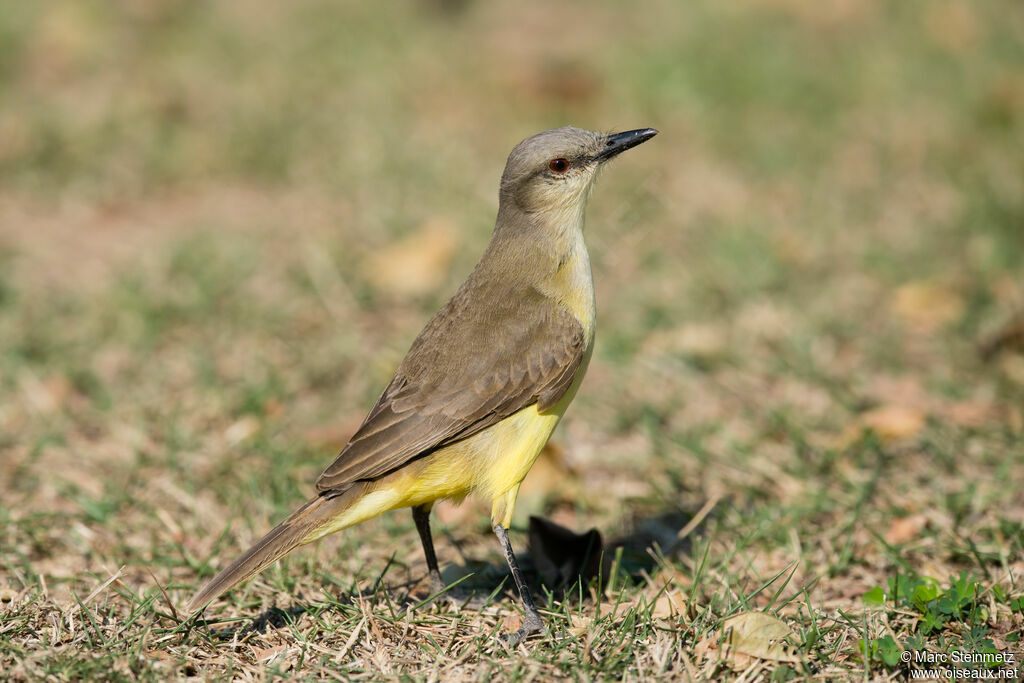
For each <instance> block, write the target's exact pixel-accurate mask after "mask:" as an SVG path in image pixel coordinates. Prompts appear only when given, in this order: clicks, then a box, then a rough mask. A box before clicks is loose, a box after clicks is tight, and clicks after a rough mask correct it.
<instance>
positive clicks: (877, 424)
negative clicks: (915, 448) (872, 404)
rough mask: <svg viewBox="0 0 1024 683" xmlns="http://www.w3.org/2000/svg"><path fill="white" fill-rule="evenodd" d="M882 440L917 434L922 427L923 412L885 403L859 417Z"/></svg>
mask: <svg viewBox="0 0 1024 683" xmlns="http://www.w3.org/2000/svg"><path fill="white" fill-rule="evenodd" d="M860 421H861V424H862V425H863V426H864V427H867V428H869V429H871V430H872V431H873V432H875V434H877V435H878V438H880V439H881V440H882V441H899V440H902V439H909V438H911V437H914V436H917V435H918V434H919V433H920V432H921V430H922V429H924V424H925V415H924V413H923V412H922V411H921V410H919V409H917V408H913V407H910V406H900V405H885V406H881V407H879V408H875V409H874V410H870V411H868V412H866V413H864V414H863V415H861V418H860Z"/></svg>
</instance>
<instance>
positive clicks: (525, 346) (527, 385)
mask: <svg viewBox="0 0 1024 683" xmlns="http://www.w3.org/2000/svg"><path fill="white" fill-rule="evenodd" d="M468 294H469V293H468V292H465V291H462V290H460V292H458V293H456V295H455V296H454V297H453V298H452V300H451V301H449V302H448V303H447V304H446V305H445V307H444V308H442V309H441V311H439V312H438V314H437V315H436V316H435V317H434V318H433V319H432V320H431V321H430V322H429V323H428V324H427V326H426V327H425V328H424V330H423V332H421V333H420V336H419V337H417V338H416V341H415V342H413V345H412V348H411V349H410V350H409V353H408V354H407V355H406V357H405V360H403V361H402V364H401V366H399V368H398V371H397V372H396V373H395V377H394V379H393V380H392V381H391V383H390V384H389V385H388V387H387V389H385V390H384V393H383V394H382V395H381V397H380V399H379V400H378V401H377V403H376V404H375V405H374V407H373V409H372V410H371V411H370V413H369V415H367V417H366V420H365V421H364V422H363V424H362V426H360V428H359V430H358V431H357V432H356V433H355V434H354V435H353V436H352V438H351V440H350V441H349V443H348V444H347V445H346V446H345V448H344V449H342V451H341V453H340V454H339V455H338V457H337V458H336V459H335V461H334V462H333V463H332V464H331V465H330V466H329V467H328V468H327V469H326V470H325V471H324V473H323V474H322V475H320V478H319V479H318V480H317V489H318V490H319V491H320V492H321V493H323V494H328V495H329V494H331V493H332V492H336V491H343V490H345V489H347V488H348V487H349V486H350V485H351V484H352V483H353V482H356V481H365V480H372V479H376V478H379V477H382V476H384V475H386V474H388V473H390V472H393V471H394V470H396V469H398V468H400V467H402V466H403V465H405V464H406V463H408V462H410V461H412V460H415V459H416V458H420V457H423V456H425V455H427V454H429V453H430V452H432V451H433V450H435V449H437V448H440V447H442V446H446V445H449V444H451V443H455V442H457V441H460V440H462V439H465V438H468V437H469V436H472V435H473V434H476V433H477V432H479V431H481V430H483V429H486V428H487V427H489V426H491V425H493V424H495V423H497V422H500V421H501V420H503V419H504V418H506V417H508V416H509V415H512V414H513V413H515V412H518V411H519V410H522V409H523V408H525V407H527V406H530V405H533V404H535V403H536V404H538V406H539V408H540V409H541V410H546V409H548V408H550V407H551V406H553V405H554V404H555V403H557V402H558V399H560V398H561V397H562V395H563V394H565V392H566V391H567V390H568V389H569V387H570V386H571V385H572V382H573V379H574V378H575V377H576V373H577V371H578V370H579V367H580V364H581V362H582V360H583V357H584V354H585V351H586V348H585V347H586V342H585V339H584V333H583V328H582V326H581V325H580V323H579V321H577V320H576V318H575V317H574V316H573V315H572V314H571V313H569V312H568V311H567V310H565V309H563V308H562V307H560V306H558V305H556V304H555V303H554V302H553V301H551V300H550V299H546V298H544V297H543V296H542V295H540V294H539V293H537V292H536V291H535V290H528V291H526V292H517V293H515V294H516V295H517V296H518V299H513V298H512V296H511V295H508V296H502V297H497V299H499V300H500V302H501V303H500V304H499V305H496V306H492V307H491V308H490V309H488V310H486V311H483V312H481V311H479V309H476V310H477V314H475V315H474V313H473V311H474V309H475V307H474V306H473V305H472V304H473V302H472V301H471V300H468V299H467V295H468ZM491 300H492V301H493V300H494V298H493V297H492V298H491ZM513 302H515V303H513ZM524 309H525V310H524ZM466 350H470V353H461V352H464V351H466ZM467 358H468V359H469V360H467Z"/></svg>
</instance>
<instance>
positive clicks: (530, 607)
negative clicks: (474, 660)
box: [494, 524, 544, 647]
mask: <svg viewBox="0 0 1024 683" xmlns="http://www.w3.org/2000/svg"><path fill="white" fill-rule="evenodd" d="M494 533H495V535H496V536H497V537H498V541H499V542H500V543H501V548H502V550H504V551H505V560H506V561H508V568H509V569H511V570H512V580H513V581H515V582H516V588H518V589H519V597H520V599H521V600H522V601H523V609H524V610H525V611H526V619H525V620H524V621H523V625H522V626H521V627H520V628H519V630H518V631H514V632H512V633H505V634H502V636H501V638H502V640H505V641H507V642H508V644H509V645H511V646H512V647H515V646H516V645H518V644H519V643H521V642H523V640H525V639H526V638H527V636H529V635H530V634H531V633H538V632H541V631H543V630H544V620H543V619H541V618H540V612H538V611H537V607H536V606H535V605H534V604H533V596H532V595H531V594H530V589H529V588H528V587H527V586H526V582H525V581H523V573H522V571H520V569H519V563H518V562H517V561H516V556H515V553H513V552H512V544H511V543H509V540H508V529H506V528H505V527H504V526H502V525H501V524H495V525H494Z"/></svg>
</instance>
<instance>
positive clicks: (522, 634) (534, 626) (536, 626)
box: [498, 612, 545, 647]
mask: <svg viewBox="0 0 1024 683" xmlns="http://www.w3.org/2000/svg"><path fill="white" fill-rule="evenodd" d="M544 632H545V629H544V621H543V620H542V619H541V618H540V614H538V613H537V612H527V613H526V619H525V620H523V625H522V626H520V627H519V628H518V629H517V630H515V631H512V632H511V633H502V634H501V635H500V636H498V638H499V639H501V642H503V643H507V644H508V645H509V647H516V646H517V645H519V643H521V642H523V641H524V640H526V639H527V638H529V637H530V636H531V635H533V634H534V633H544Z"/></svg>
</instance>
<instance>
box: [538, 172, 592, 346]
mask: <svg viewBox="0 0 1024 683" xmlns="http://www.w3.org/2000/svg"><path fill="white" fill-rule="evenodd" d="M587 194H589V192H587ZM582 199H583V201H580V202H566V203H565V204H563V207H564V208H562V209H560V210H558V211H557V215H556V216H553V217H552V218H554V219H555V220H554V221H553V222H554V224H555V225H558V226H559V234H558V240H557V244H558V253H559V259H558V268H557V270H556V271H555V272H554V273H552V274H551V275H550V276H549V277H548V278H547V281H546V282H544V283H543V286H542V288H541V289H542V291H543V292H544V293H545V294H547V295H548V296H550V297H551V298H553V299H556V300H557V301H558V302H559V303H561V304H562V305H563V306H564V307H565V308H566V309H567V310H568V311H569V312H570V313H572V314H573V316H574V317H575V318H576V319H577V320H578V321H579V323H580V325H581V326H582V327H583V333H584V336H585V338H586V340H587V346H588V347H589V346H590V344H591V342H592V341H593V339H594V328H595V322H596V318H597V310H596V309H597V307H596V304H595V301H594V280H593V276H592V274H591V271H590V255H589V254H588V253H587V245H586V243H585V242H584V240H583V224H584V209H585V208H586V198H585V197H583V198H582Z"/></svg>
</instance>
